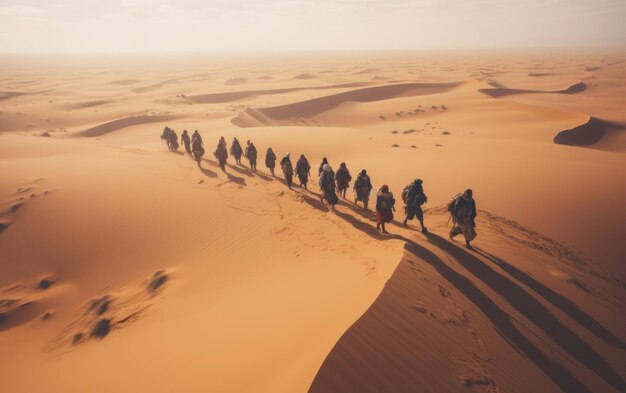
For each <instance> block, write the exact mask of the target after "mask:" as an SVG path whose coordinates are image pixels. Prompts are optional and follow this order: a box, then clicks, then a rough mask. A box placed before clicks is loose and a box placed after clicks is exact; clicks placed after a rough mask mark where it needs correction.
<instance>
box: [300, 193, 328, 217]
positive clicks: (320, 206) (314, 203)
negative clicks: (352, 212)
mask: <svg viewBox="0 0 626 393" xmlns="http://www.w3.org/2000/svg"><path fill="white" fill-rule="evenodd" d="M300 195H301V196H302V200H303V201H304V202H306V203H307V204H308V205H309V206H311V207H313V208H314V209H317V210H319V211H321V212H324V213H327V212H329V211H330V209H329V208H328V207H327V206H326V205H325V204H324V202H322V201H320V200H319V198H313V197H311V196H308V195H307V194H306V190H302V192H300Z"/></svg>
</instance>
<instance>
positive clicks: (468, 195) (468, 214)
mask: <svg viewBox="0 0 626 393" xmlns="http://www.w3.org/2000/svg"><path fill="white" fill-rule="evenodd" d="M448 211H450V212H451V214H452V222H453V226H452V229H451V230H450V240H452V239H454V237H455V236H456V235H459V234H461V233H462V234H463V237H465V247H467V248H469V249H472V246H471V245H470V242H471V241H472V240H474V238H476V230H475V229H474V228H475V227H476V223H475V222H474V220H475V218H476V202H475V201H474V193H473V192H472V190H470V189H467V190H465V192H464V193H463V195H462V196H460V197H456V198H455V199H454V200H453V201H451V202H450V203H449V207H448Z"/></svg>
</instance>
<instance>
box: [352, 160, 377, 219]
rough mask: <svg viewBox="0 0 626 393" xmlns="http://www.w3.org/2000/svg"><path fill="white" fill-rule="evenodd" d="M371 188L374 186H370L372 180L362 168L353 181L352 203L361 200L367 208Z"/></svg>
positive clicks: (356, 203)
mask: <svg viewBox="0 0 626 393" xmlns="http://www.w3.org/2000/svg"><path fill="white" fill-rule="evenodd" d="M372 188H374V187H373V186H372V181H371V180H370V177H369V175H368V174H367V171H366V170H365V169H363V170H362V171H361V172H360V173H359V175H358V176H357V177H356V180H355V182H354V187H353V189H354V204H355V205H358V202H359V201H361V202H363V207H365V210H367V205H368V203H369V200H370V193H371V192H372Z"/></svg>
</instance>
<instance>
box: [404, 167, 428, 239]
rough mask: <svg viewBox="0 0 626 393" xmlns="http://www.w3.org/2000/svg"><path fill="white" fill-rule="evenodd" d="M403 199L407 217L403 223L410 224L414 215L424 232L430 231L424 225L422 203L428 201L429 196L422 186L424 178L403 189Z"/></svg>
mask: <svg viewBox="0 0 626 393" xmlns="http://www.w3.org/2000/svg"><path fill="white" fill-rule="evenodd" d="M402 200H403V201H404V203H405V208H404V209H405V212H406V217H405V219H404V221H403V222H402V224H403V225H404V226H405V227H406V226H408V221H409V220H412V219H413V218H414V217H417V219H418V220H419V222H420V226H421V227H422V233H428V229H427V228H426V227H425V226H424V212H423V211H422V205H423V204H424V203H426V202H427V201H428V197H427V196H426V194H424V188H423V187H422V179H415V180H414V181H413V182H412V183H411V184H409V185H408V186H406V187H404V190H402Z"/></svg>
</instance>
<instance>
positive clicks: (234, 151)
mask: <svg viewBox="0 0 626 393" xmlns="http://www.w3.org/2000/svg"><path fill="white" fill-rule="evenodd" d="M230 154H231V155H232V156H233V157H235V163H236V164H238V165H241V156H242V155H243V149H242V148H241V144H240V143H239V140H238V139H237V138H233V143H232V144H231V145H230Z"/></svg>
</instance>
